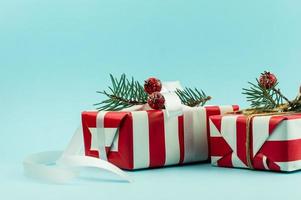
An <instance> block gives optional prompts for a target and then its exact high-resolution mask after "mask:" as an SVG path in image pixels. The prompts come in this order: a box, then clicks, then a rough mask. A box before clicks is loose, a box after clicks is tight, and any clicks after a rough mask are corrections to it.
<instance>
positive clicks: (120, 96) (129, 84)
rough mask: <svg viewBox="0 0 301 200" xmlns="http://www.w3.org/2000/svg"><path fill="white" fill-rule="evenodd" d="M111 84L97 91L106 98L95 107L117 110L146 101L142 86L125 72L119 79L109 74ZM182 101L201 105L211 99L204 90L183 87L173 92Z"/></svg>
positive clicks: (186, 103)
mask: <svg viewBox="0 0 301 200" xmlns="http://www.w3.org/2000/svg"><path fill="white" fill-rule="evenodd" d="M110 79H111V86H109V87H108V89H107V90H103V91H97V93H100V94H102V95H104V96H106V99H105V100H103V101H102V102H100V103H96V104H94V106H96V109H97V110H99V111H101V110H107V111H118V110H122V109H124V108H129V107H131V106H134V105H143V104H146V103H147V98H148V94H147V93H146V92H145V91H144V87H143V86H142V85H141V84H140V83H139V82H138V81H135V80H134V78H133V77H132V78H131V79H128V78H127V77H126V75H125V74H122V75H121V77H120V78H119V79H117V78H115V77H114V76H113V75H112V74H110ZM175 93H176V94H177V95H178V96H179V98H180V99H181V101H182V103H183V104H184V105H187V106H191V107H194V106H199V105H200V106H203V105H204V104H205V103H206V102H207V101H209V100H210V99H211V97H210V96H207V95H206V94H205V93H204V91H202V90H201V91H199V90H197V89H194V90H193V89H190V88H185V89H184V90H177V91H176V92H175Z"/></svg>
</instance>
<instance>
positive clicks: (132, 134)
mask: <svg viewBox="0 0 301 200" xmlns="http://www.w3.org/2000/svg"><path fill="white" fill-rule="evenodd" d="M235 110H238V106H206V107H197V108H190V109H185V110H184V114H183V115H182V116H179V117H167V115H166V111H164V110H148V111H132V112H104V111H101V112H96V111H92V112H83V113H82V125H83V136H84V146H85V154H86V155H87V156H93V157H100V158H101V159H107V160H108V161H109V162H111V163H113V164H115V165H117V166H118V167H120V168H122V169H127V170H132V169H141V168H153V167H162V166H166V165H176V164H183V163H189V162H197V161H205V160H208V157H209V152H208V137H209V126H208V123H209V121H208V119H209V116H211V115H218V114H224V113H226V112H231V111H235ZM101 143H102V145H104V146H105V148H103V149H105V150H104V151H103V152H102V151H101V150H100V149H101V146H102V145H101Z"/></svg>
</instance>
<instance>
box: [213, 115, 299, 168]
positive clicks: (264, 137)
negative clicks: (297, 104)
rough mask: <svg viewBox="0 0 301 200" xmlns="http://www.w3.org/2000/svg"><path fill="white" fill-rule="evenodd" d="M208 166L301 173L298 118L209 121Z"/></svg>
mask: <svg viewBox="0 0 301 200" xmlns="http://www.w3.org/2000/svg"><path fill="white" fill-rule="evenodd" d="M209 121H210V122H209V123H210V145H211V163H212V164H213V165H216V166H220V167H238V168H252V169H258V170H272V171H295V170H299V169H301V114H300V113H299V114H294V113H291V114H289V113H286V114H285V113H284V114H277V113H274V114H273V115H269V114H265V115H259V116H256V115H255V116H253V117H250V116H245V115H240V114H233V115H225V116H221V115H219V116H211V117H210V120H209Z"/></svg>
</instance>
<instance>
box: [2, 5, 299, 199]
mask: <svg viewBox="0 0 301 200" xmlns="http://www.w3.org/2000/svg"><path fill="white" fill-rule="evenodd" d="M300 7H301V2H300V1H298V0H253V1H243V0H228V1H216V0H210V1H209V0H185V1H184V0H183V1H180V0H149V1H138V0H120V1H116V0H111V1H102V0H98V1H97V0H89V1H87V0H76V1H74V0H73V1H71V0H51V1H50V0H45V1H40V0H0V108H1V109H0V112H1V114H0V134H1V138H0V153H1V161H0V162H1V166H0V167H1V169H2V170H3V173H1V174H0V175H1V176H0V191H1V192H0V195H2V196H5V197H7V198H13V197H19V198H22V197H24V198H25V197H28V198H29V197H31V198H33V197H34V196H35V195H39V196H40V195H46V197H45V199H47V197H48V198H49V199H50V198H52V197H65V198H67V197H68V198H71V197H73V198H74V199H76V197H78V199H81V198H86V197H91V198H93V195H95V197H99V198H100V197H109V195H111V197H114V198H118V197H119V198H122V197H123V198H125V197H129V196H131V197H132V198H133V197H134V196H132V195H133V194H134V193H136V194H137V196H136V197H137V198H138V197H139V198H140V197H143V196H145V197H149V198H151V197H153V198H155V197H156V196H155V195H159V196H158V199H161V198H167V197H183V198H184V197H187V196H188V197H189V196H190V197H191V198H193V197H195V198H201V196H203V195H204V196H205V197H207V198H208V199H209V198H221V197H233V198H234V197H235V195H237V196H238V197H241V198H247V197H248V196H249V197H250V198H254V195H256V194H259V193H260V195H261V196H266V197H273V198H276V197H278V198H279V199H280V198H281V197H283V195H284V194H282V193H281V192H282V191H283V192H290V195H293V196H295V197H296V196H299V197H300V196H301V194H299V193H297V191H298V188H299V187H300V183H301V181H300V180H301V174H300V173H294V174H290V175H283V174H280V175H279V174H275V173H265V172H250V171H246V170H230V169H218V168H210V167H209V165H193V166H188V167H179V168H167V169H159V170H148V171H140V172H136V173H134V174H133V173H132V175H133V176H134V178H135V179H136V181H135V183H134V184H132V185H125V184H124V183H115V182H97V181H94V182H93V181H92V183H91V181H86V182H84V183H83V184H82V183H81V184H77V185H76V186H74V185H71V186H70V185H68V186H56V185H48V184H39V183H36V182H34V181H30V180H28V179H26V178H24V177H23V176H22V166H21V161H22V159H23V158H24V157H25V156H26V155H27V154H30V153H32V152H37V151H41V150H48V149H62V148H64V147H65V146H66V144H67V142H68V140H69V139H70V137H71V135H72V133H73V130H74V129H75V128H76V126H77V125H78V124H79V119H80V112H81V111H83V110H86V109H92V108H93V106H92V104H93V103H96V102H99V101H100V100H101V97H100V96H99V95H97V94H96V93H95V91H96V90H101V89H104V88H106V87H107V85H108V84H109V78H108V75H109V73H112V74H114V75H120V74H121V73H126V74H127V75H129V76H134V77H135V78H136V79H137V80H140V81H143V80H144V79H146V78H147V77H149V76H156V77H158V78H160V79H161V80H181V82H182V83H183V85H185V86H195V87H198V88H200V89H203V90H204V91H206V92H207V93H208V94H210V95H211V96H213V98H214V99H213V100H212V102H211V104H240V105H242V106H244V107H245V106H247V105H248V104H247V103H246V102H245V98H244V96H243V95H241V88H242V87H246V86H247V81H250V80H253V79H254V78H255V77H257V76H258V74H259V73H260V72H262V71H263V70H271V71H272V72H274V73H275V74H277V76H278V78H279V81H280V86H281V88H282V89H283V91H285V93H286V94H287V95H288V96H289V97H291V98H292V97H294V96H295V95H296V93H297V91H298V87H299V85H300V74H301V68H300V63H301V62H300V58H301V20H300V19H301V12H300ZM238 179H241V180H238ZM219 190H220V191H221V192H217V191H219ZM153 191H158V192H157V193H155V194H154V195H153V196H152V195H151V192H153ZM257 191H258V192H257ZM35 192H36V194H35ZM235 193H237V194H235ZM108 199H110V198H108Z"/></svg>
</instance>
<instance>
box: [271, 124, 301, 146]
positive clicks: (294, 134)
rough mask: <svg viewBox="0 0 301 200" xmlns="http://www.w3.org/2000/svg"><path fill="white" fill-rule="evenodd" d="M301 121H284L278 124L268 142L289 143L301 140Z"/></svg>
mask: <svg viewBox="0 0 301 200" xmlns="http://www.w3.org/2000/svg"><path fill="white" fill-rule="evenodd" d="M300 128H301V119H290V120H284V121H282V122H280V124H278V126H277V127H276V128H275V129H274V131H273V133H272V134H271V135H270V137H269V139H268V141H283V140H285V141H287V140H296V139H301V132H300Z"/></svg>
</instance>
